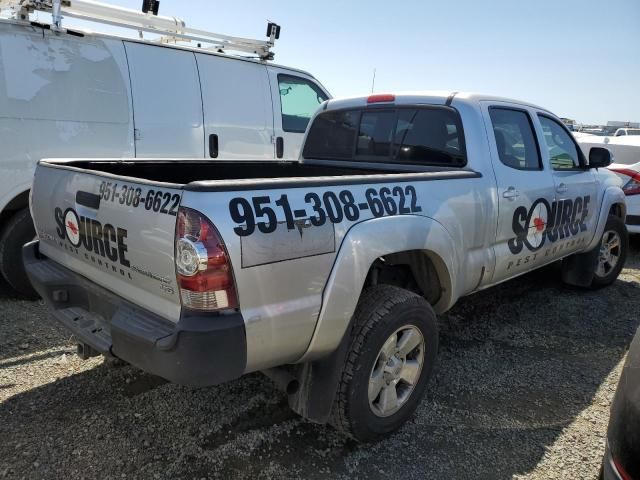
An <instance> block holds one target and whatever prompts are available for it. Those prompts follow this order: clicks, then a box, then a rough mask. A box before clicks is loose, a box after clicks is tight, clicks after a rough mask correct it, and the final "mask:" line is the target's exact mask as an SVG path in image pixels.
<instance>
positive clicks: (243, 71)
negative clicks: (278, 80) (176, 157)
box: [196, 54, 275, 160]
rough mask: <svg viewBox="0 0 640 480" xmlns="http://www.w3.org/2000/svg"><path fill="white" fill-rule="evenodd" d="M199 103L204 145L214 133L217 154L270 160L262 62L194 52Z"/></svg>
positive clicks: (268, 103) (270, 129)
mask: <svg viewBox="0 0 640 480" xmlns="http://www.w3.org/2000/svg"><path fill="white" fill-rule="evenodd" d="M196 61H197V63H198V72H199V73H200V83H201V85H202V104H203V108H204V123H205V125H204V128H205V139H206V142H205V146H206V148H207V152H205V156H207V157H209V156H210V155H209V153H210V152H209V151H208V142H209V136H210V135H217V140H218V157H219V158H225V159H247V158H250V159H252V160H273V158H274V157H275V146H274V144H273V143H272V140H271V137H272V136H273V107H272V104H271V92H270V91H269V79H268V77H267V69H266V67H265V66H264V65H261V64H257V63H255V62H246V61H239V60H235V59H233V60H230V59H227V58H224V57H219V56H216V55H206V54H196Z"/></svg>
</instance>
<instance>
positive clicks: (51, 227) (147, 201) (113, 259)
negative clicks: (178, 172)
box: [31, 162, 182, 321]
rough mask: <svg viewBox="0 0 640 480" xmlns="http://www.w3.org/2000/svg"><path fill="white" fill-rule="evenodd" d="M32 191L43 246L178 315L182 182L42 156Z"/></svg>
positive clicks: (106, 283) (155, 308) (144, 303)
mask: <svg viewBox="0 0 640 480" xmlns="http://www.w3.org/2000/svg"><path fill="white" fill-rule="evenodd" d="M31 192H32V199H31V213H32V215H33V219H34V223H35V225H36V229H37V234H38V237H39V239H40V252H41V253H42V254H44V255H45V256H47V257H49V258H51V259H53V260H55V261H56V262H58V263H60V264H61V265H63V266H65V267H67V268H69V269H70V270H72V271H74V272H76V273H79V274H80V275H82V276H84V277H86V278H87V279H89V280H90V281H92V282H94V283H96V284H98V285H101V286H102V287H104V288H106V289H108V290H110V291H112V292H113V293H115V294H117V295H119V296H120V297H123V298H125V299H127V300H129V301H131V302H134V303H135V304H137V305H139V306H140V307H142V308H146V309H148V310H150V311H152V312H154V313H156V314H158V315H160V316H162V317H164V318H166V319H168V320H171V321H178V319H179V317H180V298H179V292H178V288H177V287H176V274H175V265H174V237H175V225H176V218H177V212H178V207H179V205H180V199H181V195H182V190H181V189H180V187H179V186H178V185H175V184H162V183H151V182H144V181H143V180H139V179H132V178H128V177H117V176H114V175H108V174H101V173H100V172H97V171H94V170H82V169H80V168H75V167H69V166H65V165H59V164H56V165H52V164H48V163H46V162H40V163H39V164H38V167H37V168H36V173H35V178H34V184H33V188H32V190H31Z"/></svg>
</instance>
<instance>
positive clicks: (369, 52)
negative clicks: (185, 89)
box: [69, 0, 640, 122]
mask: <svg viewBox="0 0 640 480" xmlns="http://www.w3.org/2000/svg"><path fill="white" fill-rule="evenodd" d="M109 3H113V4H118V5H122V6H127V7H130V8H135V9H139V8H140V5H141V3H142V2H141V1H140V0H111V1H110V2H109ZM186 5H189V7H188V8H187V7H186ZM160 14H161V15H173V16H177V17H181V18H183V19H184V20H185V21H186V22H187V25H188V26H192V27H196V28H204V29H207V30H212V31H216V32H219V33H227V34H230V35H238V36H249V37H255V38H263V35H264V33H265V30H266V21H267V19H271V20H273V21H275V22H277V23H279V24H280V25H281V26H282V35H281V37H280V40H279V41H278V42H277V43H276V47H275V52H276V62H277V63H281V64H283V65H288V66H293V67H298V68H302V69H304V70H307V71H309V72H311V73H312V74H313V75H314V76H316V77H317V78H318V79H319V80H320V81H321V82H322V83H323V84H324V85H325V86H326V87H327V88H328V89H329V91H330V92H331V93H332V95H334V96H349V95H358V94H364V93H368V92H369V91H370V90H371V79H372V73H373V69H374V68H375V69H376V84H375V90H376V91H396V90H425V89H428V90H432V89H435V90H472V91H479V92H484V93H491V94H497V95H502V96H509V97H514V98H519V99H523V100H528V101H531V102H534V103H537V104H539V105H541V106H543V107H546V108H548V109H550V110H552V111H553V112H555V113H556V114H558V115H560V116H567V117H570V118H574V119H576V120H578V121H581V122H606V121H607V120H632V121H640V0H616V1H615V2H613V1H605V0H528V1H525V0H484V1H483V0H438V1H436V0H423V1H419V0H410V1H403V2H390V1H388V0H387V1H378V0H368V1H366V2H365V1H364V0H359V1H348V0H342V1H336V0H328V1H324V2H305V1H302V0H298V1H295V2H294V1H290V0H286V1H282V0H278V1H277V2H268V1H264V0H262V1H259V0H235V1H234V2H222V1H212V0H209V1H206V0H190V1H188V2H187V1H182V2H181V1H179V0H162V1H161V3H160ZM69 22H70V23H77V21H75V20H72V19H69ZM95 29H96V30H98V29H103V27H100V28H95Z"/></svg>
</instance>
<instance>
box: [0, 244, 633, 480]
mask: <svg viewBox="0 0 640 480" xmlns="http://www.w3.org/2000/svg"><path fill="white" fill-rule="evenodd" d="M638 312H640V242H639V241H637V240H634V241H633V242H632V251H631V255H630V258H629V259H628V261H627V268H626V269H625V270H624V272H623V275H622V276H621V277H620V279H619V280H618V281H617V282H616V284H615V285H614V286H612V287H610V288H607V289H604V290H600V291H597V292H588V291H583V290H578V289H574V288H570V287H566V286H564V285H562V284H561V283H560V282H559V281H558V273H557V272H556V271H554V270H553V269H544V270H542V271H539V272H534V273H533V274H530V275H527V276H525V277H523V278H520V279H517V280H514V281H511V282H509V283H507V284H504V285H501V286H499V287H497V288H494V289H490V290H488V291H485V292H482V293H479V294H477V295H474V296H472V297H469V298H466V299H463V300H461V301H460V302H459V304H458V305H457V306H456V307H455V308H454V309H453V310H452V311H451V312H449V313H448V314H447V315H444V316H442V317H441V345H442V347H441V351H440V355H439V361H438V363H439V364H438V366H437V372H438V373H437V374H436V376H435V377H434V379H433V380H432V382H431V384H430V388H429V390H428V394H427V396H426V398H425V399H424V401H423V402H422V405H421V406H420V408H419V409H418V412H417V414H416V416H415V417H414V418H413V420H412V421H411V422H410V423H408V424H407V425H406V426H405V427H404V428H403V429H402V430H401V431H400V432H399V433H398V434H396V435H394V436H392V437H391V438H389V439H387V440H385V441H383V442H381V443H379V444H376V445H357V444H355V443H354V442H352V441H349V440H345V439H344V438H342V437H341V436H340V435H338V434H337V433H336V432H334V431H333V430H332V429H331V428H330V427H325V426H319V425H313V424H310V423H307V422H305V421H303V420H301V419H300V418H299V417H297V416H295V415H294V414H292V413H290V412H289V410H288V408H287V407H286V403H285V402H284V397H283V394H281V393H280V392H279V391H277V390H276V389H275V388H274V387H273V385H272V384H271V382H270V381H269V380H268V379H266V378H265V377H263V376H262V375H261V374H254V375H249V376H246V377H244V378H242V379H239V380H237V381H234V382H231V383H228V384H225V385H222V386H217V387H210V388H205V389H190V388H184V387H179V386H175V385H171V384H167V383H165V382H164V381H162V380H161V379H158V378H157V377H152V376H149V375H147V374H145V373H142V372H140V371H139V370H136V369H135V368H133V367H129V366H127V367H121V368H113V367H108V366H107V365H105V364H103V362H102V360H101V359H98V358H94V359H91V360H89V361H81V360H80V359H79V358H77V357H76V356H75V353H74V352H75V346H74V344H73V343H72V341H71V339H70V338H69V336H68V335H67V334H66V333H65V332H64V331H63V330H62V329H61V328H60V327H58V325H56V324H55V323H53V321H51V320H49V319H48V317H47V312H46V310H45V307H44V306H43V305H42V304H41V303H40V302H25V301H20V300H16V299H14V298H11V296H10V295H9V294H8V293H6V289H4V290H2V292H0V402H1V403H0V439H2V441H1V442H0V478H29V479H32V478H47V479H51V478H64V479H76V478H87V479H89V478H141V479H142V478H145V479H146V478H152V479H153V478H172V479H173V478H185V479H193V478H195V479H200V478H225V479H228V478H252V479H253V478H278V479H280V478H311V479H313V478H364V479H367V480H373V479H378V478H403V479H407V478H420V479H424V478H435V479H442V478H473V479H476V478H492V479H493V478H513V477H516V478H596V476H597V473H598V469H599V464H600V461H601V457H602V453H603V449H604V435H605V430H606V425H607V422H608V413H609V405H610V402H611V399H612V396H613V393H614V390H615V386H616V382H617V379H618V376H619V373H620V370H621V367H622V362H623V360H624V355H625V351H626V348H627V346H628V344H629V342H630V340H631V338H632V336H633V334H634V332H635V331H636V329H637V327H638V325H639V324H640V316H639V315H638Z"/></svg>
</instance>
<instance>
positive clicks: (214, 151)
mask: <svg viewBox="0 0 640 480" xmlns="http://www.w3.org/2000/svg"><path fill="white" fill-rule="evenodd" d="M209 156H210V157H211V158H218V135H216V134H215V133H212V134H211V135H209Z"/></svg>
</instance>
